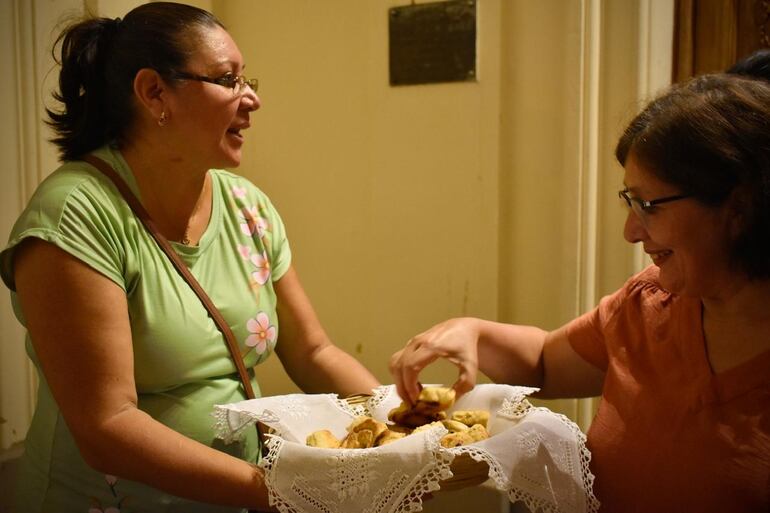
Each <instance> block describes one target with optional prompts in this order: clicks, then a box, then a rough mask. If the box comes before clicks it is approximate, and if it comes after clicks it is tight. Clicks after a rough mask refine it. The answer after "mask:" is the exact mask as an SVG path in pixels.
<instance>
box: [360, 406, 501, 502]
mask: <svg viewBox="0 0 770 513" xmlns="http://www.w3.org/2000/svg"><path fill="white" fill-rule="evenodd" d="M369 397H371V396H369V395H364V394H359V395H352V396H349V397H346V398H345V400H346V401H347V403H348V404H351V405H357V404H364V403H365V402H366V401H367V400H368V399H369ZM450 468H451V469H452V477H450V478H448V479H445V480H443V481H441V490H440V491H453V490H460V489H462V488H468V487H470V486H478V485H480V484H481V483H483V482H484V481H486V480H487V479H489V465H487V463H486V462H485V461H476V460H474V459H473V458H471V456H470V455H469V454H467V453H462V454H458V455H457V456H456V457H455V459H454V460H452V465H451V466H450Z"/></svg>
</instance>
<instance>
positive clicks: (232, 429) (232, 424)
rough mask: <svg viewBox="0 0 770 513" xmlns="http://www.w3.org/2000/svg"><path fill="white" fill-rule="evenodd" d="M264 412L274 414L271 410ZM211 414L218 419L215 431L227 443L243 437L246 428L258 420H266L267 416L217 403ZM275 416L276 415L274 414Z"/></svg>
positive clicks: (215, 423)
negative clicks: (235, 409)
mask: <svg viewBox="0 0 770 513" xmlns="http://www.w3.org/2000/svg"><path fill="white" fill-rule="evenodd" d="M264 413H267V414H269V415H273V413H272V412H270V411H269V410H265V412H264ZM211 416H212V417H214V418H215V419H216V420H215V422H214V431H215V433H216V436H217V437H218V438H221V439H222V440H223V441H224V442H225V443H226V444H231V443H233V442H235V441H240V440H242V439H243V435H244V433H245V432H246V428H248V427H249V426H251V425H253V424H254V423H256V422H257V421H262V422H264V421H265V420H263V419H265V418H267V416H264V417H263V416H262V415H254V414H252V413H249V412H245V411H234V410H229V409H227V408H226V407H225V406H220V405H216V406H214V411H213V412H212V413H211ZM273 416H274V415H273Z"/></svg>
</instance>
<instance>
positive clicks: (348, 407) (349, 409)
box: [331, 394, 369, 417]
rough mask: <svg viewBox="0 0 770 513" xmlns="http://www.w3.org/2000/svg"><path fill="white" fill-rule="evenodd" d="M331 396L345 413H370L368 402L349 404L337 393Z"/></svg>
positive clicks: (357, 414) (355, 414)
mask: <svg viewBox="0 0 770 513" xmlns="http://www.w3.org/2000/svg"><path fill="white" fill-rule="evenodd" d="M331 396H332V402H333V403H334V405H335V406H336V407H337V408H339V409H340V410H342V411H344V412H345V413H348V414H350V415H353V416H354V417H358V416H361V415H369V410H368V409H367V407H366V404H349V403H348V402H347V401H346V400H345V399H341V398H340V397H339V396H337V395H336V394H331Z"/></svg>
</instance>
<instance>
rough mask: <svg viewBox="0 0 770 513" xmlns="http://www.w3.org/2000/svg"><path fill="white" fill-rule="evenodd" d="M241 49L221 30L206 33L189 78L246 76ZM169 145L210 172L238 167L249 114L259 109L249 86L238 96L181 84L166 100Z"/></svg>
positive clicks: (223, 89)
mask: <svg viewBox="0 0 770 513" xmlns="http://www.w3.org/2000/svg"><path fill="white" fill-rule="evenodd" d="M243 69H244V64H243V56H242V55H241V52H240V50H239V49H238V46H237V45H236V44H235V42H234V41H233V39H232V38H231V37H230V35H229V34H228V33H227V32H226V31H225V30H224V29H223V28H221V27H214V28H208V29H204V30H203V32H202V33H200V39H199V44H198V45H197V47H196V50H195V53H194V54H193V55H192V56H191V58H190V59H189V61H188V63H187V65H186V67H185V69H183V70H178V71H181V72H184V73H186V74H189V75H199V76H205V77H209V78H212V79H217V78H220V77H222V76H225V75H227V74H232V75H241V74H243ZM168 101H169V111H170V113H169V123H168V125H167V126H166V127H164V128H165V129H166V130H167V131H169V132H171V134H169V135H170V137H171V142H170V143H171V144H172V145H173V147H176V148H179V150H180V151H179V152H178V160H182V161H189V162H191V163H194V164H195V165H204V166H205V167H206V168H207V169H208V168H218V167H236V166H238V165H239V164H240V162H241V147H242V146H243V141H244V139H243V131H244V130H245V129H247V128H248V127H249V114H250V113H251V112H252V111H254V110H257V109H258V108H259V107H260V105H261V104H260V100H259V97H258V96H257V94H256V93H255V92H254V91H253V90H252V89H251V88H250V87H248V86H245V85H244V86H243V88H242V90H241V92H240V93H236V92H235V91H234V90H233V89H231V88H228V87H225V86H222V85H219V84H213V83H210V82H204V81H198V80H180V81H179V83H178V85H177V86H176V87H175V88H173V90H172V92H171V94H170V95H169V97H168Z"/></svg>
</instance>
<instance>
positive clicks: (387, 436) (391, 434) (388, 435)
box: [374, 429, 407, 447]
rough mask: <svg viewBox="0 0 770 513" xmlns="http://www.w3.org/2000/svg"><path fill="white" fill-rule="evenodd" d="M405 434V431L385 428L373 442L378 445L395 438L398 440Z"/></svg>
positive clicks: (387, 442) (392, 440)
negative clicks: (400, 431)
mask: <svg viewBox="0 0 770 513" xmlns="http://www.w3.org/2000/svg"><path fill="white" fill-rule="evenodd" d="M406 435H407V434H406V433H399V432H398V431H391V430H390V429H386V430H385V432H384V433H382V434H381V435H380V436H379V437H378V438H377V440H375V442H374V446H375V447H379V446H381V445H386V444H389V443H391V442H395V441H396V440H400V439H402V438H404V437H405V436H406Z"/></svg>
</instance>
